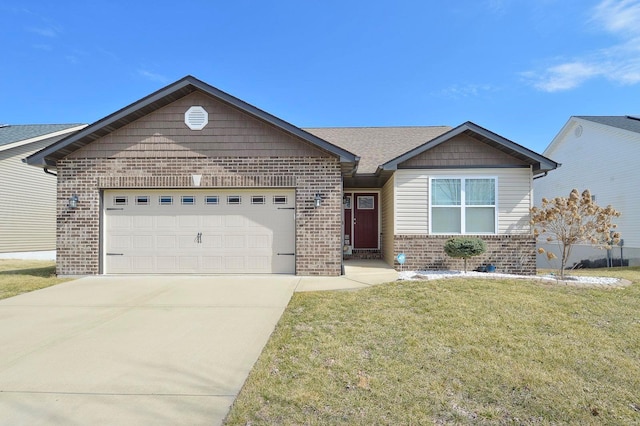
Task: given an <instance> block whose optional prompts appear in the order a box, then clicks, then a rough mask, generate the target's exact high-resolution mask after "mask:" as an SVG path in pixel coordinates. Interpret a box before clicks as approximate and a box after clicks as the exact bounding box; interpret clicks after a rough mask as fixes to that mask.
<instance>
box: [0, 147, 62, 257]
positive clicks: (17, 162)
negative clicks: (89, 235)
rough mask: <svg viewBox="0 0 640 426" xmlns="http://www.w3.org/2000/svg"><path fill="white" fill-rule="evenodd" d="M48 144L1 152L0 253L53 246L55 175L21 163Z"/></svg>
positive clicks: (49, 248) (53, 247)
mask: <svg viewBox="0 0 640 426" xmlns="http://www.w3.org/2000/svg"><path fill="white" fill-rule="evenodd" d="M58 139H59V138H58ZM51 143H52V139H47V140H44V141H38V142H34V143H32V144H28V145H23V146H19V147H15V148H11V149H8V150H5V151H2V152H0V253H6V252H25V251H42V250H54V249H55V246H56V243H55V237H56V177H55V176H52V175H48V174H46V173H44V172H43V170H42V169H41V168H38V167H33V166H29V165H27V164H25V163H23V162H22V159H23V158H26V157H27V156H29V155H30V154H32V153H34V152H36V151H37V150H40V149H42V148H44V147H45V146H47V145H49V144H51Z"/></svg>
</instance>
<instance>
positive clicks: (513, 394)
mask: <svg viewBox="0 0 640 426" xmlns="http://www.w3.org/2000/svg"><path fill="white" fill-rule="evenodd" d="M580 273H585V274H589V275H594V274H600V275H606V276H619V277H623V278H626V279H628V280H630V281H632V282H633V284H632V285H631V286H628V287H624V288H619V289H596V288H575V287H567V286H562V285H557V284H541V283H539V282H531V281H527V280H506V279H505V280H488V279H459V278H456V279H446V280H439V281H430V282H395V283H390V284H386V285H382V286H377V287H372V288H369V289H366V290H363V291H356V292H318V293H296V294H295V295H294V297H293V299H292V300H291V303H290V305H289V307H288V308H287V310H286V311H285V313H284V315H283V317H282V319H281V321H280V323H279V324H278V326H277V328H276V330H275V332H274V334H273V335H272V337H271V340H270V341H269V343H268V344H267V346H266V348H265V350H264V352H263V353H262V355H261V357H260V359H259V360H258V362H257V364H256V365H255V367H254V370H253V371H252V373H251V375H250V376H249V378H248V380H247V382H246V384H245V386H244V388H243V390H242V391H241V393H240V395H239V397H238V398H237V400H236V402H235V403H234V406H233V407H232V410H231V412H230V414H229V416H228V418H227V421H226V424H229V425H249V424H251V425H263V424H265V425H276V424H278V425H281V424H283V425H292V424H296V425H302V424H305V425H321V424H322V425H325V424H345V425H372V424H389V425H396V424H398V425H400V424H402V425H422V424H567V423H569V424H587V425H589V424H594V425H595V424H598V425H599V424H640V268H625V269H612V270H591V271H586V272H580Z"/></svg>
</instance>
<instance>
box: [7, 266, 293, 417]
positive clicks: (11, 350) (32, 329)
mask: <svg viewBox="0 0 640 426" xmlns="http://www.w3.org/2000/svg"><path fill="white" fill-rule="evenodd" d="M299 280H300V279H299V278H298V277H295V276H257V277H235V276H224V277H220V276H209V277H179V276H175V277H171V276H169V277H166V276H164V277H88V278H82V279H79V280H76V281H72V282H68V283H64V284H60V285H57V286H54V287H49V288H46V289H43V290H40V291H36V292H33V293H27V294H23V295H20V296H17V297H13V298H10V299H5V300H2V301H0V424H2V425H51V424H64V425H86V424H93V425H96V424H118V425H131V424H135V425H146V424H153V425H161V424H172V425H174V424H176V425H177V424H189V425H198V424H207V425H211V424H219V423H220V422H221V421H222V419H223V418H224V416H225V415H226V414H227V412H228V409H229V406H230V405H231V404H232V402H233V400H234V398H235V396H236V395H237V394H238V392H239V391H240V388H241V387H242V385H243V383H244V381H245V379H246V376H247V374H248V373H249V370H250V369H251V368H252V366H253V364H254V363H255V361H256V360H257V358H258V356H259V355H260V352H261V351H262V348H263V346H264V344H265V343H266V342H267V340H268V339H269V336H270V334H271V332H272V331H273V328H274V326H275V325H276V323H277V322H278V320H279V318H280V316H281V315H282V312H283V311H284V308H285V307H286V305H287V303H288V302H289V299H290V298H291V295H292V293H293V291H294V289H295V287H296V285H297V284H298V282H299Z"/></svg>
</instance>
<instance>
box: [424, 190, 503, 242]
mask: <svg viewBox="0 0 640 426" xmlns="http://www.w3.org/2000/svg"><path fill="white" fill-rule="evenodd" d="M430 187H431V215H430V217H431V232H432V233H434V234H495V233H496V222H497V218H496V214H497V209H496V178H433V179H431V186H430Z"/></svg>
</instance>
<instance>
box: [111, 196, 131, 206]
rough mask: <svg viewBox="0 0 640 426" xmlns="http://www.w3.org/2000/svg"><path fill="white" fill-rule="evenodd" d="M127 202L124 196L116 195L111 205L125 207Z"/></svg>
mask: <svg viewBox="0 0 640 426" xmlns="http://www.w3.org/2000/svg"><path fill="white" fill-rule="evenodd" d="M128 201H129V198H128V197H127V196H126V195H116V196H115V197H113V205H114V206H126V205H127V203H128Z"/></svg>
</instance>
